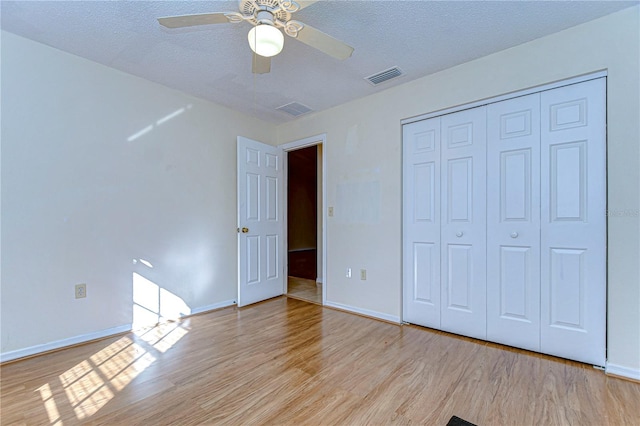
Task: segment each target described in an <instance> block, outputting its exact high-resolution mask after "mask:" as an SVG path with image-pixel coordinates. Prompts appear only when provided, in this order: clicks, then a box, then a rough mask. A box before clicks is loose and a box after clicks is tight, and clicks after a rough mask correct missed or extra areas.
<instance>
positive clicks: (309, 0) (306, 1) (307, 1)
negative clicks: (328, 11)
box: [296, 0, 318, 10]
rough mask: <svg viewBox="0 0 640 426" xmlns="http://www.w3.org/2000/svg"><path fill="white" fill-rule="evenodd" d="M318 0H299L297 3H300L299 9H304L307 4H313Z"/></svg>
mask: <svg viewBox="0 0 640 426" xmlns="http://www.w3.org/2000/svg"><path fill="white" fill-rule="evenodd" d="M317 1H318V0H301V1H297V0H296V3H298V6H300V9H298V10H302V9H304V8H305V7H307V6H311V5H312V4H314V3H316V2H317Z"/></svg>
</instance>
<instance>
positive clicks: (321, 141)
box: [278, 133, 328, 305]
mask: <svg viewBox="0 0 640 426" xmlns="http://www.w3.org/2000/svg"><path fill="white" fill-rule="evenodd" d="M326 142H327V134H326V133H321V134H319V135H315V136H309V137H307V138H304V139H298V140H295V141H292V142H288V143H285V144H282V145H279V146H278V147H279V148H281V149H282V150H283V151H284V152H285V153H287V152H289V151H295V150H296V149H300V148H307V147H310V146H315V145H322V215H321V218H322V305H326V304H327V284H328V283H327V226H326V225H327V214H326V211H327V209H326V207H325V206H326V205H327V189H326V188H327V185H326V181H327V173H326V172H327V161H326V153H325V149H324V148H325V146H326ZM283 163H284V179H285V182H286V181H287V177H288V175H289V170H288V167H289V166H288V162H287V161H283ZM288 191H289V188H288V187H287V192H288ZM287 201H288V200H287V197H284V202H283V203H282V205H283V209H284V212H283V214H284V220H285V226H284V241H288V231H289V223H288V219H287V208H288V206H287ZM316 226H317V224H316ZM284 269H285V270H284V273H285V275H284V276H285V278H286V277H287V274H288V272H289V265H288V263H287V262H285V268H284ZM282 293H283V294H286V293H287V280H286V279H285V282H284V288H283V291H282Z"/></svg>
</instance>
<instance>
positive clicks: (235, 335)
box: [0, 297, 640, 425]
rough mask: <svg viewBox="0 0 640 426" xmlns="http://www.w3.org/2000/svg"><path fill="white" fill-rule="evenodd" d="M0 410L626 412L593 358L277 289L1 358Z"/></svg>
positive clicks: (481, 421) (580, 419)
mask: <svg viewBox="0 0 640 426" xmlns="http://www.w3.org/2000/svg"><path fill="white" fill-rule="evenodd" d="M0 374H1V386H2V389H1V408H2V412H1V423H2V424H3V425H10V424H29V425H46V424H79V423H87V424H122V425H133V424H144V425H163V424H185V425H186V424H233V425H246V424H296V425H297V424H311V425H320V424H322V425H330V424H336V425H357V424H427V425H446V423H447V421H448V420H449V418H450V417H451V416H452V415H457V416H458V417H462V418H464V419H466V420H468V421H471V422H473V423H476V424H477V425H637V424H639V422H640V384H637V383H633V382H630V381H625V380H621V379H617V378H612V377H608V376H606V375H605V374H604V373H603V372H601V371H598V370H594V369H593V368H592V367H590V366H585V365H582V364H578V363H574V362H569V361H564V360H559V359H554V358H551V357H546V356H541V355H536V354H532V353H528V352H524V351H520V350H515V349H505V348H503V347H500V346H498V345H494V344H490V343H483V342H478V341H474V340H472V339H467V338H461V337H455V336H451V335H448V334H446V333H442V332H437V331H431V330H427V329H423V328H418V327H413V326H402V327H401V326H397V325H393V324H388V323H385V322H380V321H376V320H372V319H368V318H363V317H360V316H357V315H352V314H349V313H345V312H340V311H336V310H332V309H328V308H323V307H321V306H318V305H315V304H310V303H306V302H303V301H299V300H295V299H289V298H286V297H279V298H276V299H272V300H269V301H266V302H263V303H260V304H257V305H253V306H250V307H246V308H242V309H237V308H235V307H233V308H225V309H222V310H219V311H215V312H212V313H209V314H204V315H198V316H194V317H191V318H188V319H186V320H184V321H182V322H180V323H169V324H165V325H162V326H159V327H156V328H154V329H151V330H148V331H147V332H146V333H139V335H137V334H134V333H129V334H126V335H122V336H117V337H112V338H109V339H106V340H102V341H99V342H94V343H91V344H86V345H83V346H79V347H75V348H70V349H67V350H62V351H59V352H55V353H51V354H47V355H43V356H39V357H35V358H32V359H27V360H23V361H19V362H15V363H9V364H5V365H4V366H2V367H0Z"/></svg>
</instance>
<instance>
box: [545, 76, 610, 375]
mask: <svg viewBox="0 0 640 426" xmlns="http://www.w3.org/2000/svg"><path fill="white" fill-rule="evenodd" d="M605 96H606V80H605V79H604V78H601V79H596V80H591V81H587V82H584V83H579V84H574V85H571V86H565V87H561V88H558V89H553V90H549V91H546V92H543V93H542V94H541V111H542V152H543V156H542V163H541V164H542V186H541V188H542V227H541V249H542V257H541V260H542V262H541V273H542V281H541V290H542V291H541V322H542V324H541V326H542V328H541V350H542V352H545V353H548V354H551V355H557V356H561V357H564V358H570V359H574V360H577V361H582V362H586V363H590V364H594V365H604V363H605V327H606V318H605V316H606V215H605V211H606V192H605V184H606V168H605V165H606V142H605V141H606V129H605V123H606V121H605V119H606V117H605V105H606V103H605V101H606V100H605Z"/></svg>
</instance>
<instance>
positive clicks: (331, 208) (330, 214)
mask: <svg viewBox="0 0 640 426" xmlns="http://www.w3.org/2000/svg"><path fill="white" fill-rule="evenodd" d="M329 217H333V207H329Z"/></svg>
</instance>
